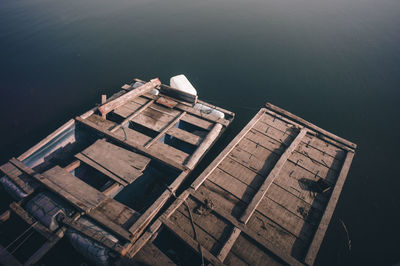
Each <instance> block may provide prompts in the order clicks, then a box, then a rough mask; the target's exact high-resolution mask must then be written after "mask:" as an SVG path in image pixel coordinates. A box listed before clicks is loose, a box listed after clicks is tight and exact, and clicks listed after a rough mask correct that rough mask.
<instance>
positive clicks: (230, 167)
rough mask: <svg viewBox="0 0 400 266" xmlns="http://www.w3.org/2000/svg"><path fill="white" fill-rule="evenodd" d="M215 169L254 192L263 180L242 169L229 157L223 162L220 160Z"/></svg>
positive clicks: (242, 167)
mask: <svg viewBox="0 0 400 266" xmlns="http://www.w3.org/2000/svg"><path fill="white" fill-rule="evenodd" d="M217 169H221V170H223V171H224V172H225V173H228V174H230V175H231V176H233V177H235V178H236V179H238V180H240V181H241V182H243V183H245V184H246V185H248V186H250V187H252V188H253V189H256V190H257V189H258V188H259V187H260V186H261V184H262V183H263V182H264V179H265V177H263V176H261V175H259V174H258V173H256V172H254V171H252V170H250V169H249V168H247V167H244V166H243V165H241V164H240V163H238V162H236V161H235V160H233V159H231V158H229V157H226V158H225V159H224V160H222V162H221V163H220V164H219V166H218V168H217Z"/></svg>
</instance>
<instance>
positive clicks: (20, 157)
mask: <svg viewBox="0 0 400 266" xmlns="http://www.w3.org/2000/svg"><path fill="white" fill-rule="evenodd" d="M74 123H75V121H74V119H71V120H69V121H68V122H67V123H65V124H64V125H62V126H61V127H59V128H58V129H56V130H55V131H54V132H53V133H51V134H50V135H48V136H47V137H46V138H44V139H43V140H41V141H40V142H39V143H38V144H36V145H35V146H33V147H32V148H30V149H29V150H27V151H26V152H24V153H23V154H21V155H20V156H19V157H18V160H20V161H23V160H25V159H26V158H28V157H29V156H31V155H32V154H33V153H35V152H36V151H38V150H39V149H40V148H41V147H43V146H44V145H46V144H47V143H49V142H50V141H51V140H52V139H54V138H55V137H56V136H57V135H59V134H60V133H62V132H63V131H64V130H66V129H67V128H69V127H71V126H73V125H74Z"/></svg>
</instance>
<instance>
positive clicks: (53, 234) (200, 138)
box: [0, 79, 234, 265]
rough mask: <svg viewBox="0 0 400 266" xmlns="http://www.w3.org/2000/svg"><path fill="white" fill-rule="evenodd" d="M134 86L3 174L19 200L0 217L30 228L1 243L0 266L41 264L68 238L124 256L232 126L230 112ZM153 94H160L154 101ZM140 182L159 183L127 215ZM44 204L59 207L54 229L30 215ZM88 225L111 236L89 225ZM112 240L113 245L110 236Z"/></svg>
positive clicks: (168, 91) (152, 85)
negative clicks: (34, 241)
mask: <svg viewBox="0 0 400 266" xmlns="http://www.w3.org/2000/svg"><path fill="white" fill-rule="evenodd" d="M136 82H138V83H132V84H128V85H124V86H123V89H124V90H122V91H121V92H119V93H117V94H115V95H113V96H112V97H110V98H109V99H107V98H106V97H105V96H103V97H102V103H101V105H100V106H98V107H96V108H93V109H91V110H90V111H88V112H86V113H85V114H83V115H81V116H78V117H76V118H75V119H72V120H70V121H68V122H67V123H66V124H65V125H63V126H62V127H60V128H59V129H58V130H56V131H55V132H53V133H52V134H50V135H49V136H48V137H47V138H45V139H44V140H42V141H41V142H39V143H38V144H37V145H35V146H34V147H32V148H31V149H29V150H28V151H27V152H25V153H24V154H22V155H21V156H19V157H18V158H12V159H11V160H10V161H9V162H7V163H6V164H4V165H2V166H1V167H0V170H1V173H2V174H3V175H5V177H6V178H7V180H8V181H7V182H9V183H10V182H11V186H12V187H13V186H16V187H17V190H18V191H19V193H20V195H22V196H21V198H20V199H19V200H18V201H15V202H12V203H11V204H10V208H9V210H6V211H5V212H4V213H3V214H2V215H1V222H0V225H1V226H7V225H10V226H13V222H12V220H13V219H17V220H22V221H23V222H24V223H25V225H26V226H27V227H28V229H26V231H23V230H22V231H21V234H19V235H17V237H16V239H14V240H13V241H11V242H10V241H8V242H7V241H6V242H5V243H1V246H0V263H5V264H10V265H21V264H24V265H31V264H34V263H36V262H37V261H38V260H39V259H40V258H41V257H42V256H44V255H45V254H46V253H47V251H48V250H50V249H51V248H52V247H53V246H54V245H55V244H56V243H57V242H58V241H59V240H60V239H61V238H63V237H64V235H65V234H66V232H68V231H67V230H73V232H78V233H79V234H80V235H81V236H84V237H86V238H88V239H90V240H92V241H94V242H95V243H98V244H101V245H102V246H104V247H106V248H107V249H108V250H110V251H111V252H114V253H116V254H118V255H119V256H122V257H124V256H126V255H127V253H128V251H129V250H130V249H131V248H132V246H133V244H134V243H135V241H136V240H137V239H138V238H139V237H140V235H141V233H142V232H143V230H145V228H146V227H147V225H148V224H149V223H150V222H151V220H152V219H153V218H154V217H155V215H156V214H157V213H158V212H159V210H160V209H161V208H162V207H163V206H164V204H165V203H166V201H167V200H168V199H169V198H170V197H171V193H174V192H175V191H176V190H177V189H178V187H179V186H180V185H181V183H182V182H183V181H184V179H185V178H186V176H187V175H188V174H189V173H190V172H191V171H192V169H193V168H194V167H195V166H196V165H197V163H198V162H199V161H200V160H201V158H202V157H203V156H204V154H205V153H206V152H207V151H208V150H209V149H210V148H211V146H212V145H213V144H214V143H215V141H216V140H217V139H218V138H219V137H220V135H221V134H222V132H223V131H224V129H225V128H226V127H227V126H228V125H229V124H230V123H231V122H232V120H233V118H234V114H233V113H232V112H229V111H227V110H224V109H222V108H219V107H216V106H213V105H210V104H207V103H205V102H202V101H200V100H198V99H197V96H193V95H187V94H185V93H182V92H179V91H176V90H175V89H173V88H170V87H168V86H167V85H164V84H161V82H160V81H159V80H158V79H154V80H151V81H149V82H144V81H141V80H136ZM137 84H139V85H137ZM154 89H157V90H158V92H159V94H152V93H151V91H153V90H154ZM195 103H201V104H202V105H203V106H206V107H207V108H210V109H212V110H218V111H219V112H221V113H223V114H224V118H215V117H214V116H212V115H210V114H208V113H204V112H202V111H199V110H198V109H195V108H193V106H194V104H195ZM149 169H150V170H152V171H153V172H151V171H150V170H149ZM154 172H156V173H162V174H163V175H165V176H160V174H157V175H155V174H154ZM79 173H84V175H83V174H81V175H79ZM152 174H153V175H152ZM168 175H169V176H168ZM1 176H2V175H0V177H1ZM143 176H146V178H147V177H148V178H149V179H151V180H152V183H151V185H152V186H150V185H148V184H147V185H146V186H147V187H143V188H138V189H139V190H141V191H146V189H147V190H148V189H151V191H150V192H149V193H150V194H151V195H150V196H149V197H148V198H149V199H147V197H146V202H144V201H145V200H143V202H139V203H138V202H136V201H135V202H134V203H135V204H136V205H135V206H140V210H139V209H138V208H139V207H137V208H136V207H132V204H133V203H132V204H131V205H130V206H128V205H125V204H123V203H121V202H119V201H117V200H115V199H113V198H114V196H115V195H117V194H118V193H119V192H120V191H122V192H123V191H124V190H125V189H130V188H131V187H132V186H133V187H134V186H135V184H136V183H138V182H137V181H138V180H141V181H140V182H142V183H143V179H144V177H143ZM153 183H155V184H153ZM153 191H154V192H153ZM134 196H135V195H132V197H134ZM43 198H44V199H45V200H47V202H48V201H51V200H52V199H54V201H55V202H56V203H60V206H62V207H60V208H58V209H57V211H58V212H57V213H54V209H55V208H53V209H52V210H50V211H49V213H46V215H47V216H48V217H47V218H48V219H47V218H46V219H47V220H46V221H48V220H51V222H50V224H47V225H46V224H43V221H41V220H40V218H38V215H37V214H32V213H30V211H29V210H28V206H29V204H31V205H32V201H33V202H34V204H39V203H40V202H42V201H43ZM39 200H42V201H39ZM38 202H39V203H38ZM34 204H33V205H34ZM84 219H86V220H88V221H90V222H91V223H93V224H94V225H95V226H97V227H99V228H101V229H102V230H104V234H99V232H98V231H96V230H94V229H93V227H90V226H87V224H85V223H84ZM86 220H85V221H86ZM7 223H8V224H7ZM53 227H54V228H53ZM24 230H25V229H24ZM26 232H32V233H31V234H30V235H27V234H26ZM33 234H34V235H37V234H38V235H40V236H41V239H43V241H42V242H41V244H40V246H39V248H38V249H37V250H36V251H34V252H33V253H31V254H29V256H28V255H27V254H24V256H25V257H26V256H27V257H26V258H22V259H21V258H17V257H14V254H13V253H14V252H16V251H17V250H23V249H24V242H23V241H26V240H28V238H29V236H31V235H33ZM108 234H110V235H112V237H104V235H108ZM11 248H12V250H11V251H10V249H11ZM26 253H27V252H26Z"/></svg>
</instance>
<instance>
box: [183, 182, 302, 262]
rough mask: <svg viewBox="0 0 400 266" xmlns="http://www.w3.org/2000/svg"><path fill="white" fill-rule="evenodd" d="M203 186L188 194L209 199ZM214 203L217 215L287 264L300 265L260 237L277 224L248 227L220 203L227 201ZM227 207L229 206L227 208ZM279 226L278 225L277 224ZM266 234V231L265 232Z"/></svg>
mask: <svg viewBox="0 0 400 266" xmlns="http://www.w3.org/2000/svg"><path fill="white" fill-rule="evenodd" d="M203 187H204V186H201V187H200V188H199V190H198V191H192V192H191V194H190V196H192V197H195V198H196V199H198V200H199V201H201V202H205V201H206V200H210V197H209V196H210V195H211V194H210V193H208V192H206V191H205V190H200V189H201V188H203ZM213 202H216V204H214V206H213V212H215V213H217V214H218V215H219V216H221V217H223V218H224V219H226V220H228V221H229V222H230V223H231V224H232V225H233V226H235V227H237V228H238V229H240V230H241V231H242V232H243V233H244V234H246V235H248V236H249V237H250V238H252V239H254V240H255V241H257V242H258V243H259V244H260V245H261V246H263V247H264V248H266V249H268V250H269V251H271V252H272V253H273V254H275V255H276V256H278V257H279V258H281V259H282V260H284V261H285V262H286V263H288V264H289V265H300V263H299V262H298V261H297V260H296V259H295V258H293V257H292V256H291V255H290V254H288V253H286V252H285V251H284V250H282V249H279V248H277V246H276V245H275V244H274V243H273V242H271V240H270V239H269V238H268V237H267V238H264V237H261V236H262V233H267V232H271V233H273V232H274V230H275V229H274V228H276V227H277V226H278V225H273V226H270V225H269V224H268V223H267V224H261V226H260V228H254V227H253V229H252V228H251V227H249V225H245V224H243V223H241V222H239V221H238V219H236V217H235V216H233V215H232V214H231V213H230V211H226V209H227V208H226V207H224V206H222V205H221V202H226V203H228V201H214V200H213ZM229 203H232V202H229ZM228 209H229V208H228ZM265 226H268V227H269V228H268V229H269V230H268V231H267V229H265ZM278 227H279V226H278ZM267 234H268V233H267ZM292 240H293V241H294V238H293V236H292Z"/></svg>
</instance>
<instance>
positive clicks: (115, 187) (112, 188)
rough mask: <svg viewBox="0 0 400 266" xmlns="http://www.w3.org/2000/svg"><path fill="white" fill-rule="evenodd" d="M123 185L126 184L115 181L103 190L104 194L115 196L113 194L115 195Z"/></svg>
mask: <svg viewBox="0 0 400 266" xmlns="http://www.w3.org/2000/svg"><path fill="white" fill-rule="evenodd" d="M123 187H124V186H123V185H121V184H120V183H118V182H115V183H114V184H112V185H111V186H109V187H108V188H106V189H105V190H104V191H103V194H104V195H106V196H109V197H111V198H113V197H112V195H114V194H115V193H117V192H118V191H119V190H120V189H121V188H123Z"/></svg>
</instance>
